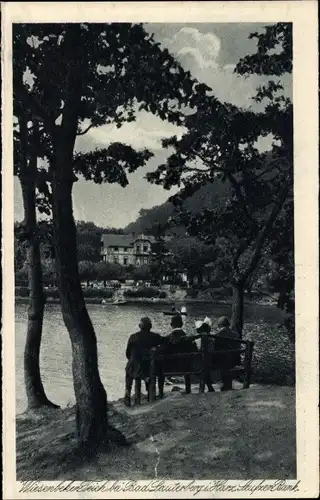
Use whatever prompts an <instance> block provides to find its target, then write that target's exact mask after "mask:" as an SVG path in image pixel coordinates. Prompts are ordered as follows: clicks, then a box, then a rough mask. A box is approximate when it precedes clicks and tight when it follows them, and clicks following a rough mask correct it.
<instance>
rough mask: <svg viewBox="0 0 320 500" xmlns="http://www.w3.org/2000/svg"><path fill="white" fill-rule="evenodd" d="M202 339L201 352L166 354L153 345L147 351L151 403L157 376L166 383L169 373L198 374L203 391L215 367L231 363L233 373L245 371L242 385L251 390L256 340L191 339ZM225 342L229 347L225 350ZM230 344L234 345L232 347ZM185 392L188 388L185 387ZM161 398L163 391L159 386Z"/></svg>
mask: <svg viewBox="0 0 320 500" xmlns="http://www.w3.org/2000/svg"><path fill="white" fill-rule="evenodd" d="M198 339H200V340H201V347H200V350H199V351H198V352H194V353H186V354H184V353H179V354H170V355H166V354H163V353H161V349H159V348H158V347H154V348H152V349H151V350H150V352H149V353H148V359H149V360H150V361H149V362H150V372H149V373H150V377H149V384H148V401H149V402H152V401H154V400H155V398H156V379H157V377H158V382H160V384H163V381H164V379H165V377H167V376H181V375H183V376H186V375H190V376H191V375H196V376H198V377H199V378H200V383H199V392H204V390H205V384H206V380H207V377H208V374H209V373H210V371H212V370H217V369H221V368H223V367H224V368H225V367H226V366H227V365H228V360H229V362H230V372H231V373H232V374H238V375H239V374H243V388H244V389H248V388H249V387H250V383H251V374H252V368H251V363H252V354H253V347H254V343H253V342H251V341H247V340H237V339H232V338H226V337H223V338H222V337H217V336H215V335H192V336H188V340H190V341H195V340H198ZM210 342H213V345H214V348H213V351H212V352H211V351H209V343H210ZM224 345H226V346H227V347H229V348H226V349H224ZM230 345H232V346H234V347H232V348H231V349H230ZM236 357H239V358H241V357H242V358H243V360H242V359H240V361H241V362H240V364H237V365H236V366H235V363H234V360H235V358H236ZM186 389H187V390H186V392H190V391H188V388H186ZM159 392H160V397H162V396H163V391H161V389H160V385H159Z"/></svg>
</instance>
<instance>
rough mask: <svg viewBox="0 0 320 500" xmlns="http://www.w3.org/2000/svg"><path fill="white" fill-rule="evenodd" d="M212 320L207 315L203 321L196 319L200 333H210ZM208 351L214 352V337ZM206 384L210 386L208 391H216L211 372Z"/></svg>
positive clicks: (209, 343) (210, 341)
mask: <svg viewBox="0 0 320 500" xmlns="http://www.w3.org/2000/svg"><path fill="white" fill-rule="evenodd" d="M211 325H212V323H211V320H210V318H208V316H206V317H205V318H204V320H203V321H196V323H195V326H196V331H197V333H199V334H202V335H209V333H210V332H211ZM208 352H209V353H210V354H211V356H212V355H213V352H214V342H213V341H212V339H210V340H209V342H208ZM206 386H207V387H208V392H215V390H214V388H213V385H212V380H211V373H210V372H209V373H208V376H207V379H206Z"/></svg>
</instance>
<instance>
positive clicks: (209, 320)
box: [195, 316, 212, 330]
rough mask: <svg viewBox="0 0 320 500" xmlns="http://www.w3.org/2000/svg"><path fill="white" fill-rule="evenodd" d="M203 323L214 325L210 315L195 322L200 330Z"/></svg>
mask: <svg viewBox="0 0 320 500" xmlns="http://www.w3.org/2000/svg"><path fill="white" fill-rule="evenodd" d="M202 325H208V326H211V325H212V321H211V319H210V318H208V316H206V317H205V318H204V320H203V321H201V320H198V321H196V322H195V327H196V329H197V330H198V328H201V326H202Z"/></svg>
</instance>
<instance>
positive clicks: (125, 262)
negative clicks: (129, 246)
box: [123, 257, 128, 266]
mask: <svg viewBox="0 0 320 500" xmlns="http://www.w3.org/2000/svg"><path fill="white" fill-rule="evenodd" d="M123 263H124V265H125V266H126V265H127V264H128V258H127V257H124V259H123Z"/></svg>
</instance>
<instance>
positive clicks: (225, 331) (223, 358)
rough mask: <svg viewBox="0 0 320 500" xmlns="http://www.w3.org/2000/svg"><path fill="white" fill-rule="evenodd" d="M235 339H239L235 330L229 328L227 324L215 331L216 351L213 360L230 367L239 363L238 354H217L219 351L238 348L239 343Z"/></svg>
mask: <svg viewBox="0 0 320 500" xmlns="http://www.w3.org/2000/svg"><path fill="white" fill-rule="evenodd" d="M237 339H239V336H238V334H237V332H235V331H233V330H231V329H230V328H229V327H228V326H226V327H224V328H222V329H221V330H219V331H218V332H217V334H216V338H215V348H216V351H217V354H216V355H215V361H216V362H217V363H218V364H219V365H220V366H222V367H226V368H232V367H233V366H235V365H237V364H240V362H241V360H240V356H239V354H232V355H228V354H223V353H222V354H219V351H224V350H234V349H240V347H241V344H240V343H239V342H237V341H236V340H237Z"/></svg>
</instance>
